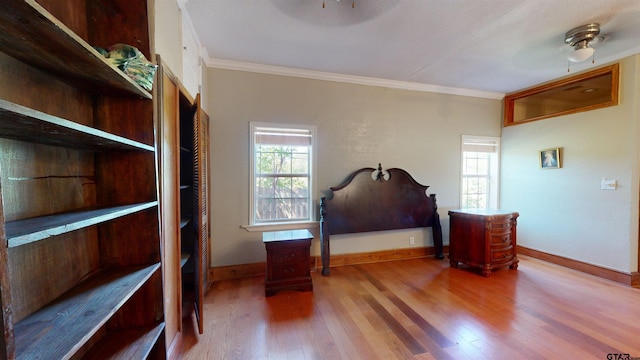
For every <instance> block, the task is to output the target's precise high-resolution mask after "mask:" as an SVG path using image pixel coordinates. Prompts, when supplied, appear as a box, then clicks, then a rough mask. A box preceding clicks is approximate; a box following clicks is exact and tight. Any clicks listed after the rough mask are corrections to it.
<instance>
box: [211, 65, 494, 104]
mask: <svg viewBox="0 0 640 360" xmlns="http://www.w3.org/2000/svg"><path fill="white" fill-rule="evenodd" d="M205 59H207V60H206V61H205V64H206V66H207V67H210V68H216V69H226V70H238V71H247V72H255V73H260V74H269V75H281V76H291V77H298V78H305V79H314V80H325V81H335V82H343V83H350V84H358V85H369V86H380V87H387V88H392V89H402V90H413V91H424V92H433V93H439V94H449V95H460V96H470V97H477V98H483V99H492V100H502V98H504V96H505V94H504V93H496V92H491V91H481V90H473V89H464V88H454V87H448V86H439V85H431V84H420V83H415V82H409V81H397V80H386V79H379V78H371V77H365V76H353V75H344V74H336V73H329V72H322V71H313V70H304V69H296V68H288V67H284V66H273V65H262V64H255V63H247V62H240V61H233V60H223V59H216V58H209V57H207V58H205Z"/></svg>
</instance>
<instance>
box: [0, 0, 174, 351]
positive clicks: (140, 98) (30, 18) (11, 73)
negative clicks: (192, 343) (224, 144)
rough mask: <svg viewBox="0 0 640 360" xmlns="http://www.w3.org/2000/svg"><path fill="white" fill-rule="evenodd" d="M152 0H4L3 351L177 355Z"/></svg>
mask: <svg viewBox="0 0 640 360" xmlns="http://www.w3.org/2000/svg"><path fill="white" fill-rule="evenodd" d="M115 43H127V44H131V45H134V46H136V47H137V48H138V49H139V50H140V51H141V52H143V53H144V54H145V56H147V58H151V56H150V55H151V54H149V51H150V46H149V23H148V15H147V1H146V0H108V1H101V2H93V1H83V0H80V1H70V0H69V1H60V0H39V1H37V2H36V1H33V0H6V1H3V2H2V3H0V82H2V84H3V86H2V88H0V190H1V192H0V204H1V206H0V240H2V243H1V244H0V274H1V275H0V286H1V288H0V289H1V290H0V305H1V310H2V312H1V314H2V315H1V319H0V330H1V332H2V334H3V336H2V337H1V338H0V359H69V358H74V359H77V358H105V357H109V358H121V359H132V358H135V359H145V358H153V359H164V358H165V357H166V344H165V336H164V332H165V323H164V308H163V306H164V301H163V292H162V266H163V264H162V262H161V257H160V221H159V206H158V205H159V202H158V179H157V174H158V171H157V165H156V139H155V123H154V118H153V111H154V104H153V101H152V100H151V98H152V96H151V94H150V93H149V92H148V91H146V90H144V89H143V88H142V87H141V86H139V85H138V84H137V83H135V82H134V81H132V80H131V79H130V78H129V77H128V76H126V75H125V74H124V73H122V72H121V71H120V70H119V69H117V68H116V67H114V66H112V65H111V64H109V63H108V62H107V61H106V60H105V59H104V57H103V56H102V55H100V54H99V53H98V52H97V51H96V50H94V48H93V46H94V45H95V46H101V47H106V46H109V45H112V44H115Z"/></svg>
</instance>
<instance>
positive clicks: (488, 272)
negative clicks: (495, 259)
mask: <svg viewBox="0 0 640 360" xmlns="http://www.w3.org/2000/svg"><path fill="white" fill-rule="evenodd" d="M482 276H484V277H489V276H491V269H488V268H483V269H482Z"/></svg>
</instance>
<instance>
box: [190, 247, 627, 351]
mask: <svg viewBox="0 0 640 360" xmlns="http://www.w3.org/2000/svg"><path fill="white" fill-rule="evenodd" d="M331 270H332V275H331V276H330V277H323V276H322V275H321V274H320V273H319V272H314V273H312V277H313V285H314V291H313V292H296V291H284V292H279V293H278V294H277V295H275V296H273V297H269V298H265V296H264V278H263V277H262V276H257V277H249V278H243V279H235V280H225V281H219V282H215V283H214V284H213V285H212V287H211V289H210V291H209V293H208V294H207V297H206V299H205V304H204V308H205V310H204V311H205V313H204V316H205V333H204V334H203V335H199V334H197V331H196V327H195V325H194V321H193V319H185V324H184V327H183V328H184V335H185V336H184V340H183V342H182V345H181V348H180V356H181V358H182V359H198V360H201V359H241V360H245V359H344V360H353V359H614V358H615V359H622V358H633V357H638V358H640V336H639V334H640V289H633V288H630V287H626V286H624V285H620V284H618V283H614V282H611V281H608V280H603V279H601V278H597V277H594V276H591V275H587V274H584V273H580V272H577V271H574V270H570V269H567V268H563V267H560V266H557V265H553V264H550V263H546V262H544V261H540V260H536V259H533V258H529V257H526V256H522V257H520V266H519V268H518V270H517V271H514V270H509V269H508V268H503V269H499V270H497V271H495V272H493V273H492V274H491V277H490V278H484V277H482V276H481V275H479V273H478V272H477V271H475V270H473V269H470V268H467V267H465V266H461V267H460V269H452V268H450V267H449V262H448V261H447V260H435V259H433V258H424V259H414V260H403V261H391V262H384V263H375V264H364V265H352V266H342V267H335V268H332V269H331ZM608 354H629V355H628V357H611V356H609V357H608Z"/></svg>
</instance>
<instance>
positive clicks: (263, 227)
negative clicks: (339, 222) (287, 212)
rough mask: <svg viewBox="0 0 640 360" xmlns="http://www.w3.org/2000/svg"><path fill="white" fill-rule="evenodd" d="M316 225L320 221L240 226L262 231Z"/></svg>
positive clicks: (248, 229) (307, 227) (306, 227)
mask: <svg viewBox="0 0 640 360" xmlns="http://www.w3.org/2000/svg"><path fill="white" fill-rule="evenodd" d="M318 226H320V222H318V221H304V222H295V223H274V224H260V225H242V226H240V227H241V228H243V229H245V230H247V231H249V232H263V231H280V230H297V229H311V228H317V227H318Z"/></svg>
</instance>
